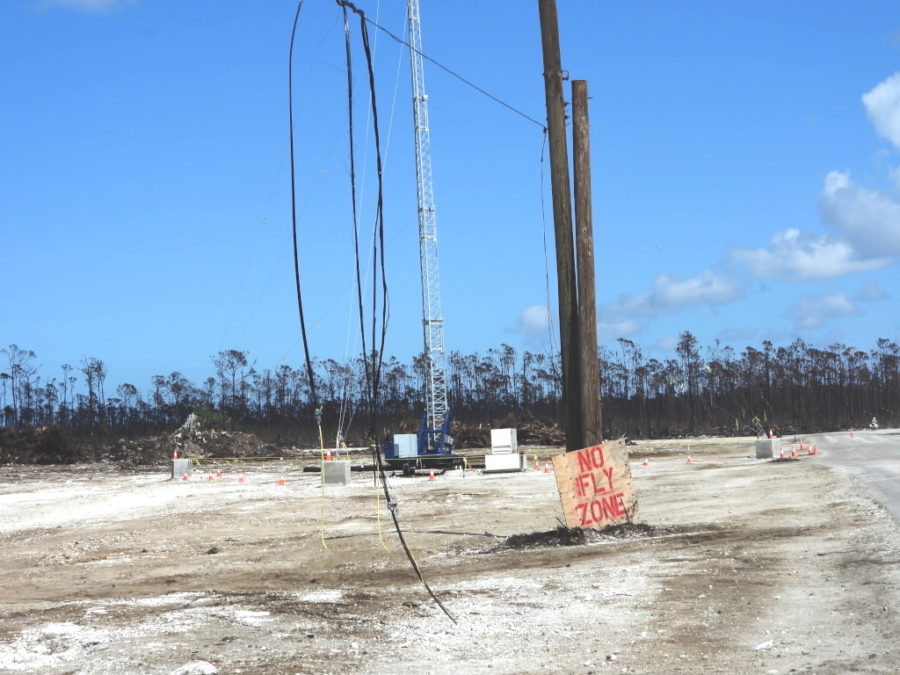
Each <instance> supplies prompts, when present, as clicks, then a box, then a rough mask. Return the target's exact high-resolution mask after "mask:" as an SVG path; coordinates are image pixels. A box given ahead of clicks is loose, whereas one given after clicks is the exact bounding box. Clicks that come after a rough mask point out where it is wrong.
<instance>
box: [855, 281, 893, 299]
mask: <svg viewBox="0 0 900 675" xmlns="http://www.w3.org/2000/svg"><path fill="white" fill-rule="evenodd" d="M888 297H890V296H889V295H888V294H887V291H885V290H884V289H883V288H882V287H881V286H879V285H878V284H877V283H875V282H874V281H870V282H869V283H867V284H866V285H865V286H863V287H862V288H860V289H859V290H858V291H857V292H856V294H855V295H854V296H853V298H854V299H855V300H857V301H859V302H875V301H876V300H884V299H885V298H888Z"/></svg>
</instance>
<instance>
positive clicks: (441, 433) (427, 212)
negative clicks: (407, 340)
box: [406, 0, 452, 454]
mask: <svg viewBox="0 0 900 675" xmlns="http://www.w3.org/2000/svg"><path fill="white" fill-rule="evenodd" d="M406 9H407V14H408V23H409V61H410V73H411V75H412V94H413V123H414V128H415V146H416V197H417V201H418V207H419V264H420V267H421V273H422V324H423V329H424V333H425V352H424V354H425V360H426V364H425V365H426V374H425V417H424V419H423V423H422V428H421V429H420V431H419V453H420V454H432V453H438V454H448V453H450V452H451V451H452V439H451V438H450V436H449V430H450V410H449V408H448V405H447V386H446V381H445V376H444V362H445V359H444V319H443V317H442V316H441V290H440V276H439V273H438V250H437V218H436V209H435V205H434V186H433V184H432V177H431V133H430V131H429V127H428V95H427V94H426V93H425V70H424V66H423V59H422V24H421V21H420V19H419V0H407V5H406ZM423 443H424V444H423Z"/></svg>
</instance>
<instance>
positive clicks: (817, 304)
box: [787, 293, 859, 328]
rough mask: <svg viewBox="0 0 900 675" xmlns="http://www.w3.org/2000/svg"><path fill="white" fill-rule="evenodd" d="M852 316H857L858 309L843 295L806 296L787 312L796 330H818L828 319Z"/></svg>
mask: <svg viewBox="0 0 900 675" xmlns="http://www.w3.org/2000/svg"><path fill="white" fill-rule="evenodd" d="M854 314H859V309H858V308H857V307H856V305H854V304H853V303H852V302H851V301H850V299H849V298H848V297H847V296H846V294H844V293H832V294H826V295H808V296H806V297H804V298H801V299H800V302H798V303H797V304H795V305H793V306H792V307H790V308H789V309H788V311H787V315H788V316H789V317H791V318H792V319H793V320H794V322H795V323H796V325H797V327H798V328H818V327H819V326H821V325H822V324H823V323H825V321H827V320H828V319H834V318H838V317H842V316H852V315H854Z"/></svg>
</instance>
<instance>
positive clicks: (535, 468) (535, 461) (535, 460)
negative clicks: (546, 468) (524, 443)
mask: <svg viewBox="0 0 900 675" xmlns="http://www.w3.org/2000/svg"><path fill="white" fill-rule="evenodd" d="M534 470H535V471H540V470H541V465H540V463H539V462H538V458H537V457H535V458H534Z"/></svg>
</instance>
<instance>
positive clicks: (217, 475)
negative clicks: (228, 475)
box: [216, 469, 222, 478]
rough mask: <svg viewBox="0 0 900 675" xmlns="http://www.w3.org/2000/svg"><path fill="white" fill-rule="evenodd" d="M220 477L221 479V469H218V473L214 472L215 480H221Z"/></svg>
mask: <svg viewBox="0 0 900 675" xmlns="http://www.w3.org/2000/svg"><path fill="white" fill-rule="evenodd" d="M221 477H222V469H219V470H218V471H216V478H221Z"/></svg>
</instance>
